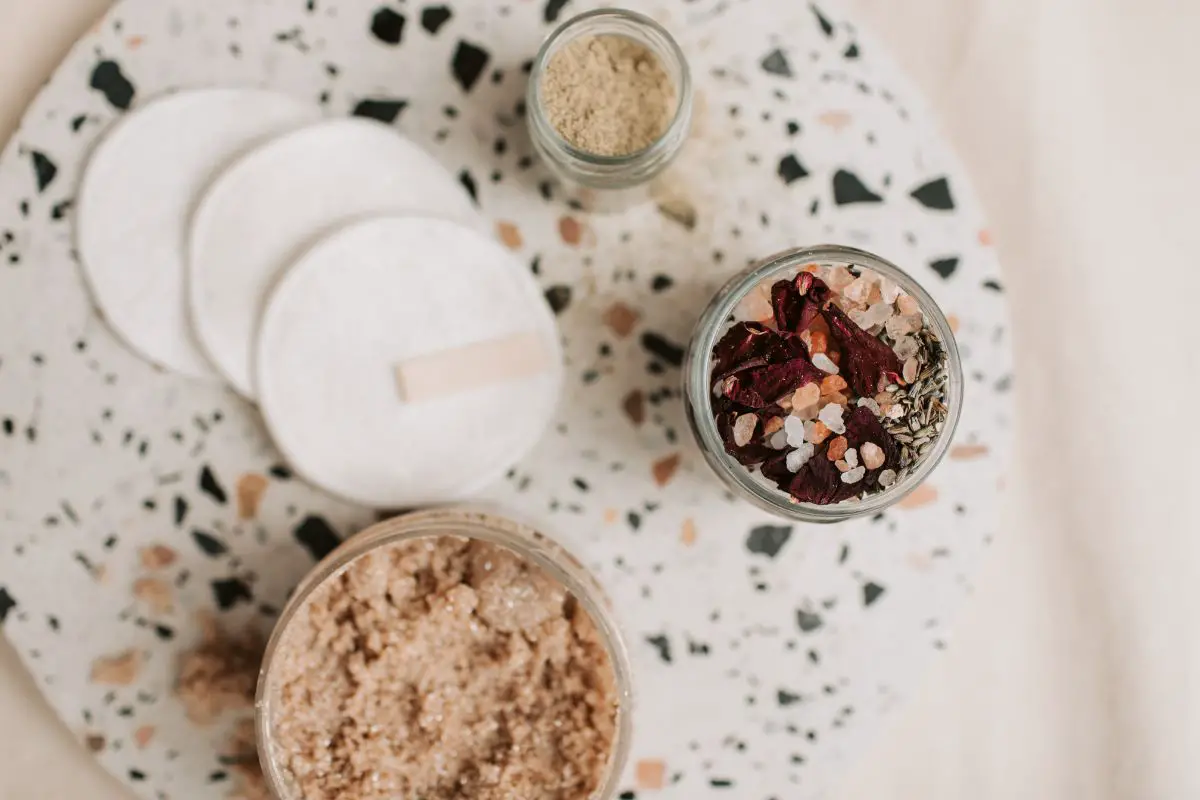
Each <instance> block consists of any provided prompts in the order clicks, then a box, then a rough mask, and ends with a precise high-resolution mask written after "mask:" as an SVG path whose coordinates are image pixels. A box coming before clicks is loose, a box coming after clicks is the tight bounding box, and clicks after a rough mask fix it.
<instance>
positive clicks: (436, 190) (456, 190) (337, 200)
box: [190, 119, 479, 398]
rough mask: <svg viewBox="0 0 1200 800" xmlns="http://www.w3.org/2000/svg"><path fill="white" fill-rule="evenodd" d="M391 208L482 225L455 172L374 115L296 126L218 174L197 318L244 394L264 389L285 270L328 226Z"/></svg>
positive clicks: (199, 223) (204, 341) (200, 215)
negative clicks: (268, 317)
mask: <svg viewBox="0 0 1200 800" xmlns="http://www.w3.org/2000/svg"><path fill="white" fill-rule="evenodd" d="M388 213H395V214H422V215H427V216H432V217H441V218H445V219H452V220H455V221H459V222H462V223H464V224H467V225H479V215H478V213H477V212H476V211H475V207H474V206H473V205H472V203H471V199H470V197H469V196H468V195H467V193H466V191H465V190H464V189H463V187H462V185H461V184H459V182H458V181H456V180H455V179H454V178H453V176H451V175H450V173H448V172H447V171H446V170H445V169H443V168H442V166H441V165H440V164H438V163H437V161H435V160H434V159H433V157H432V156H430V155H429V154H428V153H426V152H425V151H423V150H422V149H421V148H419V147H417V146H416V145H415V144H413V143H412V142H411V141H409V140H408V139H405V138H404V137H403V136H401V135H400V134H398V133H397V132H396V131H395V130H393V129H392V128H389V127H388V126H386V125H382V124H380V123H378V122H373V121H371V120H363V119H339V120H330V121H327V122H323V123H320V124H317V125H313V126H311V127H308V128H305V129H304V130H300V131H296V132H295V133H292V134H290V135H288V136H284V137H281V138H279V139H276V140H275V141H273V142H270V143H269V144H266V145H264V146H263V147H261V148H259V149H257V150H255V151H254V152H252V153H249V154H248V155H247V156H246V157H245V158H243V159H241V160H240V161H239V162H237V163H236V164H234V165H233V166H232V167H230V168H229V169H228V170H227V171H226V172H225V173H224V174H222V175H221V177H220V178H218V179H217V181H216V182H215V183H214V184H213V186H212V188H211V189H210V190H209V191H208V192H207V194H205V196H204V199H203V200H202V201H201V204H200V207H199V209H198V210H197V212H196V216H195V220H194V222H193V225H192V235H191V293H190V296H191V304H192V319H193V322H194V323H195V326H196V333H197V336H198V337H199V339H200V343H201V345H203V347H204V349H205V351H206V352H207V353H208V355H209V356H210V357H211V359H212V361H213V363H214V364H216V366H217V368H218V369H219V370H220V371H221V372H222V374H224V375H225V377H226V378H228V379H229V381H230V383H232V384H233V387H234V388H235V389H236V390H237V391H238V392H239V393H240V394H242V395H243V396H245V397H249V398H253V397H254V395H255V391H254V386H253V382H252V380H251V362H252V358H251V350H252V347H253V343H254V338H255V335H256V333H257V330H258V324H259V317H260V315H261V313H262V308H263V304H264V303H265V302H266V298H267V294H268V293H269V291H270V288H271V286H272V285H273V284H274V282H275V280H276V279H277V278H278V277H279V275H280V274H281V273H282V271H283V269H284V268H285V267H286V266H287V265H288V264H289V263H290V262H291V261H292V260H293V259H295V258H296V256H297V255H298V254H299V253H301V252H303V250H304V248H305V247H306V246H307V245H310V244H311V243H312V242H314V241H315V240H316V239H317V238H319V237H320V236H321V235H322V234H325V233H328V232H330V231H332V230H335V229H337V228H338V227H339V226H341V225H344V224H346V223H348V222H350V221H352V220H356V219H361V218H363V217H364V216H369V215H374V214H388Z"/></svg>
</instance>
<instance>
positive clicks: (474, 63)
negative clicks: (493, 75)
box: [450, 39, 491, 92]
mask: <svg viewBox="0 0 1200 800" xmlns="http://www.w3.org/2000/svg"><path fill="white" fill-rule="evenodd" d="M489 60H491V56H489V55H488V51H487V50H484V49H483V48H482V47H479V46H478V45H474V44H471V43H470V42H468V41H465V40H461V39H460V40H459V42H458V47H456V48H455V49H454V59H453V60H452V61H451V62H450V69H451V71H452V72H453V73H454V79H455V80H456V81H458V85H459V86H461V87H462V90H463V91H464V92H469V91H471V89H472V88H473V87H474V86H475V82H476V81H478V80H479V76H480V75H482V74H483V71H484V70H485V69H486V68H487V65H488V61H489Z"/></svg>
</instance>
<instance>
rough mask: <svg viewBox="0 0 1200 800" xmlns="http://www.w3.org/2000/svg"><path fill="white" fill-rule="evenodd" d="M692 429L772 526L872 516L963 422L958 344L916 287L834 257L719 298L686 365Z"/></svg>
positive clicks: (738, 282) (900, 274)
mask: <svg viewBox="0 0 1200 800" xmlns="http://www.w3.org/2000/svg"><path fill="white" fill-rule="evenodd" d="M684 394H685V398H686V406H687V414H688V421H689V423H690V426H691V429H692V432H693V434H694V435H695V437H696V441H697V442H698V443H699V445H700V448H701V450H702V451H703V453H704V456H705V459H706V460H707V461H708V464H709V466H710V467H711V468H712V470H713V472H715V473H716V474H717V477H718V478H720V479H721V481H722V482H723V483H724V484H725V485H726V486H728V487H729V489H730V490H731V491H733V492H734V493H735V494H737V495H740V496H741V497H743V498H745V499H746V500H748V501H750V502H751V503H753V504H755V505H756V506H758V507H760V508H762V509H764V510H766V511H769V512H771V513H774V514H776V515H778V516H781V517H786V518H789V519H794V520H798V521H801V522H836V521H839V520H844V519H849V518H851V517H856V516H860V515H863V514H874V513H876V512H878V511H881V510H883V509H885V508H887V507H888V506H890V505H892V504H893V503H895V502H897V501H898V500H900V499H902V498H903V497H904V496H905V495H907V494H908V493H910V492H911V491H913V490H914V489H915V488H917V486H919V485H920V483H921V482H922V481H923V480H924V479H925V477H926V476H927V475H929V473H930V472H931V471H932V470H933V469H934V467H936V466H937V464H938V462H939V461H941V459H942V456H943V455H945V453H946V451H947V449H948V448H949V445H950V441H951V439H952V438H953V436H954V429H955V426H956V425H957V424H958V419H959V415H960V412H961V410H962V397H963V376H962V365H961V362H960V359H959V353H958V348H957V346H956V345H955V342H954V334H953V332H952V330H951V327H950V324H949V323H948V322H947V320H946V317H945V315H944V314H943V313H942V311H941V309H939V308H938V306H937V304H936V303H935V302H934V301H933V298H931V297H930V296H929V294H928V292H926V291H925V290H924V289H923V288H922V287H921V285H920V284H918V283H917V282H916V281H915V280H913V279H912V278H911V277H910V276H909V275H908V274H907V273H906V272H904V271H903V270H901V269H900V268H899V267H897V266H896V265H895V264H892V263H891V262H889V261H886V260H884V259H883V258H880V257H879V256H876V255H873V254H871V253H867V252H865V251H862V250H857V249H854V248H850V247H843V246H839V245H819V246H816V247H806V248H799V249H795V250H788V251H786V252H783V253H779V254H777V255H774V256H771V257H769V258H767V259H764V260H763V261H760V262H758V263H756V264H753V265H751V266H750V267H749V268H748V269H747V270H746V271H745V272H743V273H741V274H739V275H737V276H736V277H734V278H733V279H732V280H730V281H729V282H728V283H727V284H726V285H725V286H724V287H722V288H721V289H720V290H719V291H718V292H717V294H716V296H715V297H714V298H713V300H712V302H711V303H710V304H709V306H708V308H707V309H706V310H705V311H704V313H703V315H702V316H701V318H700V321H699V323H698V324H697V326H696V328H695V331H694V332H693V334H692V338H691V341H690V343H689V347H688V353H687V356H686V358H685V362H684Z"/></svg>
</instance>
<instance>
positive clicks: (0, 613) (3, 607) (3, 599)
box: [0, 586, 17, 625]
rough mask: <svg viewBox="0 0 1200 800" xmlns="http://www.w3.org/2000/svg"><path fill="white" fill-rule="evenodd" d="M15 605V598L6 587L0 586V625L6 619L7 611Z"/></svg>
mask: <svg viewBox="0 0 1200 800" xmlns="http://www.w3.org/2000/svg"><path fill="white" fill-rule="evenodd" d="M16 607H17V601H16V599H15V598H14V597H13V596H12V595H11V594H9V593H8V589H6V588H5V587H3V586H0V625H3V624H4V620H6V619H8V612H10V611H12V610H13V609H14V608H16Z"/></svg>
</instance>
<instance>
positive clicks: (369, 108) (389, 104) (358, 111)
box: [351, 98, 408, 123]
mask: <svg viewBox="0 0 1200 800" xmlns="http://www.w3.org/2000/svg"><path fill="white" fill-rule="evenodd" d="M407 105H408V101H407V100H395V99H388V98H368V99H366V100H360V101H359V102H358V105H356V106H354V111H353V112H351V113H352V115H353V116H356V117H366V118H367V119H375V120H379V121H380V122H388V123H391V122H395V121H396V117H398V116H400V112H401V111H403V110H404V108H405V107H406V106H407Z"/></svg>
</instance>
